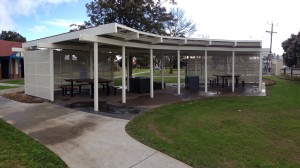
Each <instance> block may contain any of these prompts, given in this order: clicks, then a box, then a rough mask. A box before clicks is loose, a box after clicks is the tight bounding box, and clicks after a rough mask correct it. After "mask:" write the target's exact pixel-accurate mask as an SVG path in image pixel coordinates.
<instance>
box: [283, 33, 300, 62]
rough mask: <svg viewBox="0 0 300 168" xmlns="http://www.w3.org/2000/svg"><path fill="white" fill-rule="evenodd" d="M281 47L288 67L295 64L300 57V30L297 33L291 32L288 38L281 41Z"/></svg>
mask: <svg viewBox="0 0 300 168" xmlns="http://www.w3.org/2000/svg"><path fill="white" fill-rule="evenodd" d="M282 48H283V50H284V53H283V55H282V56H283V60H284V62H285V64H286V65H287V66H288V67H293V66H295V65H296V64H297V62H298V60H299V58H300V32H299V33H298V34H297V35H294V34H292V35H291V37H290V38H288V39H287V40H285V41H283V42H282Z"/></svg>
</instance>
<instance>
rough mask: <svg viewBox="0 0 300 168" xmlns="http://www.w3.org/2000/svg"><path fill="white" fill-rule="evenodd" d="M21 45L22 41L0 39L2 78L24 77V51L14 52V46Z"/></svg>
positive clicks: (18, 46) (19, 46)
mask: <svg viewBox="0 0 300 168" xmlns="http://www.w3.org/2000/svg"><path fill="white" fill-rule="evenodd" d="M21 47H22V43H20V42H14V41H5V40H0V80H1V79H20V78H23V77H24V62H23V57H22V53H21V52H12V48H21Z"/></svg>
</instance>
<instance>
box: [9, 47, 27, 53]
mask: <svg viewBox="0 0 300 168" xmlns="http://www.w3.org/2000/svg"><path fill="white" fill-rule="evenodd" d="M11 50H12V52H25V49H24V48H16V47H12V48H11Z"/></svg>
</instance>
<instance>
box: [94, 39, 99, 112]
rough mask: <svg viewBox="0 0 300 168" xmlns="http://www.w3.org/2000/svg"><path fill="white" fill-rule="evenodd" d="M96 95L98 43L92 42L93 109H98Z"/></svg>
mask: <svg viewBox="0 0 300 168" xmlns="http://www.w3.org/2000/svg"><path fill="white" fill-rule="evenodd" d="M98 96H99V95H98V43H97V42H94V111H99V107H98V99H99V97H98Z"/></svg>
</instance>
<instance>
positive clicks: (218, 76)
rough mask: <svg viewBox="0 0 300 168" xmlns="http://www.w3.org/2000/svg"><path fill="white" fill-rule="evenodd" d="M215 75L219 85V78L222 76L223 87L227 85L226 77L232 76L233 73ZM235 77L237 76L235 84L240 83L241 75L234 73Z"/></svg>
mask: <svg viewBox="0 0 300 168" xmlns="http://www.w3.org/2000/svg"><path fill="white" fill-rule="evenodd" d="M213 76H216V77H217V85H219V78H222V87H223V88H224V87H225V79H228V78H232V75H230V74H225V75H219V74H214V75H213ZM234 78H235V86H237V85H238V84H239V78H240V75H234Z"/></svg>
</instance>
